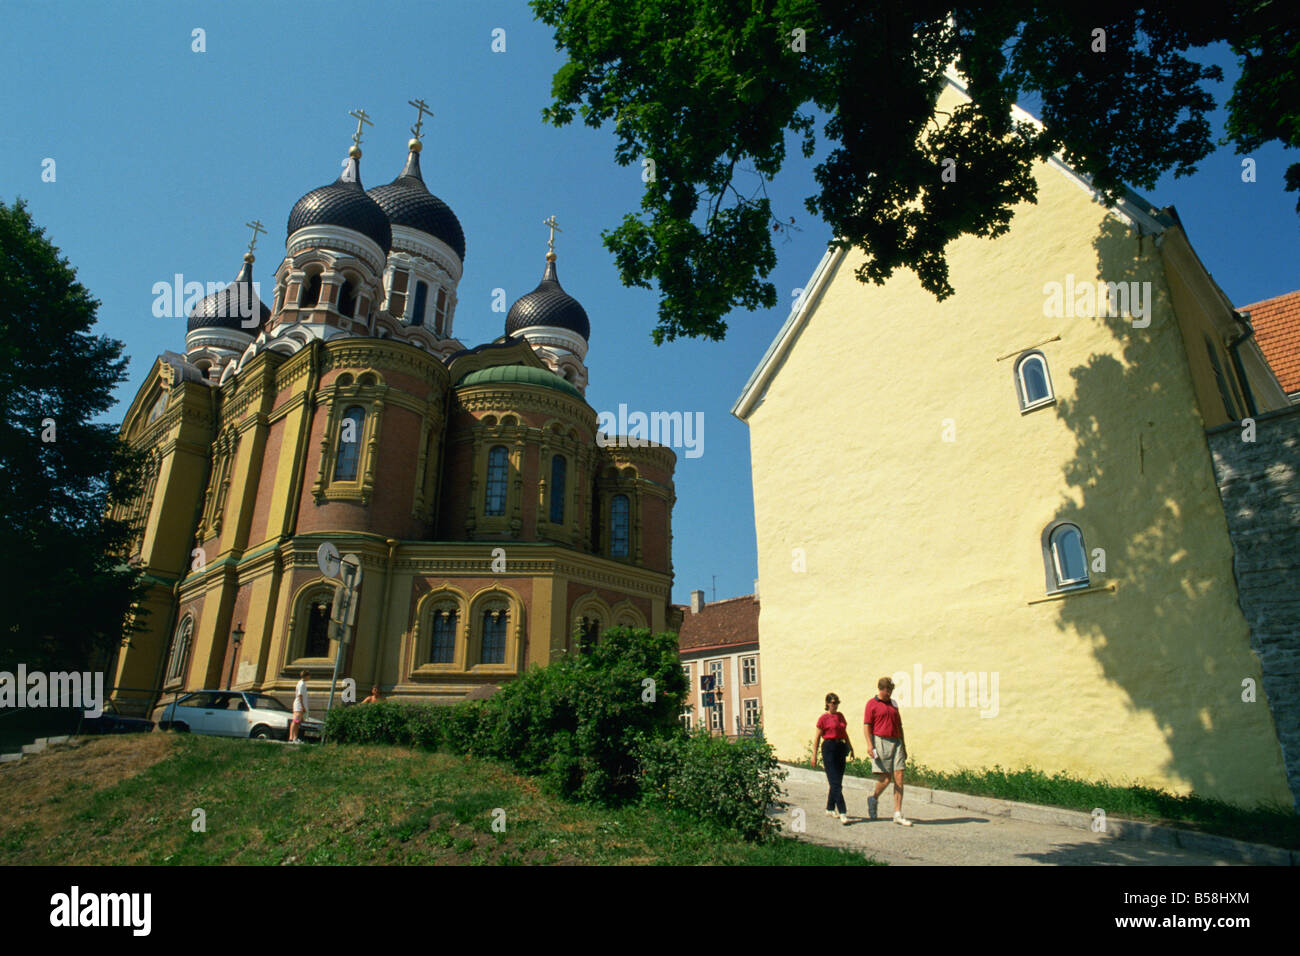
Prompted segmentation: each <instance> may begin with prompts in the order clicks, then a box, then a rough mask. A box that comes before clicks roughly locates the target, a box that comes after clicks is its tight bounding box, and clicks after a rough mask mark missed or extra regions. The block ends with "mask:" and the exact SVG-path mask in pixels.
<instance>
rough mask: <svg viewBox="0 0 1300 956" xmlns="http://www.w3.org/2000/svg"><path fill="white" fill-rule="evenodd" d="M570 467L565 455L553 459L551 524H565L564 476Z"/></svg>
mask: <svg viewBox="0 0 1300 956" xmlns="http://www.w3.org/2000/svg"><path fill="white" fill-rule="evenodd" d="M568 467H569V463H568V461H567V460H566V459H565V457H564V456H563V455H556V456H555V457H554V458H552V459H551V524H564V477H565V472H566V471H568Z"/></svg>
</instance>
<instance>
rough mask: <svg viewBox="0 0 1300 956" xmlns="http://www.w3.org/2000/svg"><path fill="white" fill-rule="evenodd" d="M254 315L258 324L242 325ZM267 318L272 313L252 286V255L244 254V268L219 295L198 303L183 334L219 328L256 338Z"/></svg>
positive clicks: (216, 294)
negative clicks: (196, 330) (244, 333)
mask: <svg viewBox="0 0 1300 956" xmlns="http://www.w3.org/2000/svg"><path fill="white" fill-rule="evenodd" d="M254 303H256V304H255V305H254ZM254 315H256V316H257V324H256V325H252V324H249V325H245V324H244V323H245V320H246V319H251V318H252V317H253V316H254ZM270 317H271V310H270V309H268V308H267V307H266V304H265V303H264V302H263V301H262V300H261V298H260V297H259V296H258V294H257V289H256V288H255V287H254V285H253V254H252V253H251V252H247V253H245V254H244V268H242V269H240V270H239V275H238V276H237V277H236V279H235V281H234V282H232V283H230V285H228V286H226V287H225V288H224V289H222V290H220V291H219V292H214V293H212V294H211V295H209V296H205V297H204V298H202V299H200V300H199V301H198V303H197V304H196V305H195V306H194V308H193V309H192V310H190V316H189V319H188V321H187V322H186V323H185V330H186V331H187V332H193V331H194V330H195V329H211V328H220V329H234V330H236V331H239V332H246V333H248V334H249V335H255V334H256V333H257V330H258V329H261V328H263V327H264V326H265V325H266V322H267V320H268V319H269V318H270Z"/></svg>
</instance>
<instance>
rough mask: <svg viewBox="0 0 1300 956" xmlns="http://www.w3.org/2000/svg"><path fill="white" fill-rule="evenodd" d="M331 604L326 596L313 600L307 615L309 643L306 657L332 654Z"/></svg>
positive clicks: (305, 652)
mask: <svg viewBox="0 0 1300 956" xmlns="http://www.w3.org/2000/svg"><path fill="white" fill-rule="evenodd" d="M330 605H331V602H330V601H328V600H326V599H325V598H317V599H316V600H314V601H312V602H311V610H310V611H309V612H308V617H307V644H306V647H305V648H304V649H303V656H304V657H329V656H330Z"/></svg>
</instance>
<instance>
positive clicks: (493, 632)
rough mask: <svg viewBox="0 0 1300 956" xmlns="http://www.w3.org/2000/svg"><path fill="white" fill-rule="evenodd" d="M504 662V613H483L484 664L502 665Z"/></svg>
mask: <svg viewBox="0 0 1300 956" xmlns="http://www.w3.org/2000/svg"><path fill="white" fill-rule="evenodd" d="M505 662H506V612H505V611H484V612H483V654H482V663H484V664H504V663H505Z"/></svg>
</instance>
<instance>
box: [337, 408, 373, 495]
mask: <svg viewBox="0 0 1300 956" xmlns="http://www.w3.org/2000/svg"><path fill="white" fill-rule="evenodd" d="M365 424H366V410H365V409H364V408H362V407H361V406H360V405H353V406H352V407H351V408H349V409H348V410H347V411H345V412H344V413H343V419H342V420H341V421H340V422H339V448H338V454H337V456H336V457H335V459H334V480H335V481H356V480H357V462H358V461H359V460H360V459H361V434H362V430H363V429H364V428H365Z"/></svg>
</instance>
